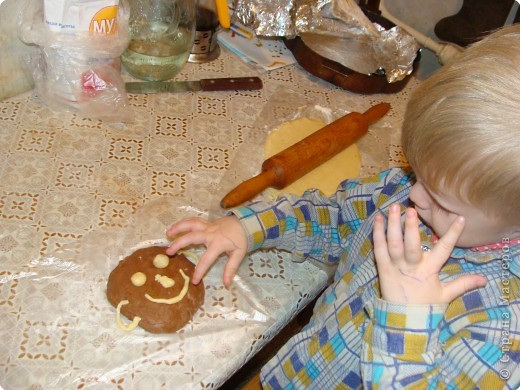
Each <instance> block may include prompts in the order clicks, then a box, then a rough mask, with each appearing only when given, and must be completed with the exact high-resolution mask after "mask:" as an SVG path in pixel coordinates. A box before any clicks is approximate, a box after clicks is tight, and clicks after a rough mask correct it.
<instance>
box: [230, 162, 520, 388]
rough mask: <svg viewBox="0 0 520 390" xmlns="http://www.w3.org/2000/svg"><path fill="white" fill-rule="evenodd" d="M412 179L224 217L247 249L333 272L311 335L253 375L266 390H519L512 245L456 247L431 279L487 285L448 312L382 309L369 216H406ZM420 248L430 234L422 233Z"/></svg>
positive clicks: (519, 250) (380, 181)
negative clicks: (392, 212)
mask: <svg viewBox="0 0 520 390" xmlns="http://www.w3.org/2000/svg"><path fill="white" fill-rule="evenodd" d="M413 182H414V175H413V173H411V172H410V171H407V170H406V169H400V168H394V169H390V170H387V171H385V172H382V173H380V174H379V175H376V176H374V177H371V178H367V179H354V180H346V181H345V182H343V183H342V184H341V186H340V188H339V189H338V191H337V192H336V194H334V195H333V196H331V197H330V198H328V197H326V196H324V195H323V194H322V193H320V192H319V191H317V190H311V191H307V192H306V193H305V194H304V195H303V196H302V197H296V196H292V195H288V196H285V197H281V198H280V199H278V200H277V201H276V203H274V204H266V203H252V204H249V205H247V206H244V207H240V208H238V209H235V210H233V213H234V214H235V215H236V216H237V217H238V218H239V219H240V220H241V222H242V224H243V226H244V227H245V229H246V231H247V232H248V244H249V249H250V250H254V249H258V248H278V249H282V250H288V251H291V252H293V253H295V254H296V255H297V256H299V257H301V258H304V259H314V260H316V261H319V262H322V263H325V264H328V265H332V266H334V267H336V268H335V273H334V279H333V281H332V283H331V284H330V286H329V287H328V288H327V289H326V290H325V292H324V293H323V294H322V295H321V296H320V297H319V299H318V301H317V303H316V305H315V307H314V312H313V316H312V318H311V320H310V322H309V324H308V325H306V327H305V328H304V329H303V330H302V331H301V332H300V333H299V334H297V335H296V336H294V337H293V338H292V339H290V340H289V341H288V342H287V344H286V345H285V346H283V347H282V348H281V349H280V350H279V351H278V353H277V355H276V356H275V357H274V358H272V359H271V360H270V361H269V362H268V363H267V364H266V365H265V366H264V367H263V369H262V372H261V380H262V384H263V387H264V388H266V389H306V388H308V389H320V390H321V389H324V390H328V389H359V388H366V389H390V388H392V389H515V390H516V389H518V388H519V386H520V370H519V369H518V368H519V367H518V365H519V361H520V322H519V319H520V255H519V254H520V244H518V242H514V244H513V242H512V243H511V245H508V240H509V238H508V237H504V238H503V243H504V244H505V245H501V246H500V247H499V248H497V249H490V250H484V251H473V250H471V249H460V248H455V249H454V251H453V252H452V255H451V257H450V259H448V261H447V262H446V264H445V265H444V267H443V268H442V270H441V274H440V278H441V280H444V281H449V280H452V279H454V278H456V277H458V276H460V275H464V274H480V275H483V276H485V277H486V278H487V285H486V287H483V288H480V289H477V290H474V291H470V292H468V293H466V294H464V295H463V296H461V297H459V298H457V299H456V300H455V301H453V302H451V303H450V304H449V305H402V304H394V303H389V302H386V301H384V300H382V299H380V290H379V285H378V275H377V271H376V266H375V262H374V254H373V244H372V228H373V218H374V215H375V213H376V212H378V211H379V212H382V213H383V214H384V215H385V216H386V215H387V214H388V208H389V207H390V205H391V204H393V203H399V204H401V206H402V210H403V211H404V209H405V208H406V207H408V206H409V190H410V188H411V186H412V184H413ZM420 229H421V239H422V241H423V242H422V245H423V246H425V247H431V245H432V236H433V234H432V232H431V230H430V229H429V228H428V227H427V226H425V225H422V224H421V226H420Z"/></svg>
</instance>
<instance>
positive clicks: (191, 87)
mask: <svg viewBox="0 0 520 390" xmlns="http://www.w3.org/2000/svg"><path fill="white" fill-rule="evenodd" d="M125 86H126V92H128V93H163V92H188V91H191V92H194V91H195V92H196V91H233V90H241V91H243V90H255V89H262V80H261V79H260V78H258V77H226V78H217V79H202V80H198V81H143V82H130V83H126V84H125Z"/></svg>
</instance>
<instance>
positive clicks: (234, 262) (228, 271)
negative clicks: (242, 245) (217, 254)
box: [223, 251, 244, 287]
mask: <svg viewBox="0 0 520 390" xmlns="http://www.w3.org/2000/svg"><path fill="white" fill-rule="evenodd" d="M243 259H244V253H241V252H239V251H234V252H232V253H231V255H230V256H229V259H228V262H227V263H226V266H225V267H224V276H223V282H224V286H226V287H229V285H230V284H231V282H232V281H233V278H234V277H235V275H236V273H237V271H238V267H239V266H240V263H241V262H242V260H243Z"/></svg>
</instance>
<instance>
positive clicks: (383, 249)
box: [372, 212, 390, 264]
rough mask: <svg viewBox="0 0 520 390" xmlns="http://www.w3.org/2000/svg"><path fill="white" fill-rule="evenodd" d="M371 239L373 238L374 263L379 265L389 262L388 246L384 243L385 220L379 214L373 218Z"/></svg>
mask: <svg viewBox="0 0 520 390" xmlns="http://www.w3.org/2000/svg"><path fill="white" fill-rule="evenodd" d="M372 237H373V238H374V255H375V258H376V262H377V263H378V264H379V263H383V262H387V261H389V260H390V255H389V254H388V246H387V243H386V233H385V218H384V217H383V215H382V214H381V213H379V212H378V213H377V214H376V216H375V217H374V231H373V233H372Z"/></svg>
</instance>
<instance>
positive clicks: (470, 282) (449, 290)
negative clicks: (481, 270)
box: [443, 275, 487, 302]
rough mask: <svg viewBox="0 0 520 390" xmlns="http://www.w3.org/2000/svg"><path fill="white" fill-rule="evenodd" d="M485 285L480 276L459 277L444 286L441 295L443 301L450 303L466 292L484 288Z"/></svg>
mask: <svg viewBox="0 0 520 390" xmlns="http://www.w3.org/2000/svg"><path fill="white" fill-rule="evenodd" d="M486 283H487V281H486V278H484V277H483V276H480V275H465V276H461V277H459V278H457V279H455V280H453V281H451V282H449V283H447V284H446V285H445V286H444V289H443V295H444V296H445V301H446V302H452V301H453V300H454V299H456V298H458V297H460V296H461V295H463V294H464V293H466V292H468V291H471V290H474V289H476V288H480V287H484V286H485V285H486Z"/></svg>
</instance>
